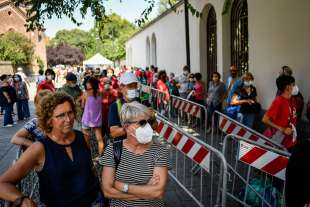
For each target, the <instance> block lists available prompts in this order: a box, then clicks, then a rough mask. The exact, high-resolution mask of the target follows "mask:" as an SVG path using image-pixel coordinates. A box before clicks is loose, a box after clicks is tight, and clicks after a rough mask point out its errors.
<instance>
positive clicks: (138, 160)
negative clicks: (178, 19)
mask: <svg viewBox="0 0 310 207" xmlns="http://www.w3.org/2000/svg"><path fill="white" fill-rule="evenodd" d="M18 73H20V74H18ZM18 73H16V74H14V75H2V76H1V78H0V80H1V82H0V104H1V105H0V106H1V112H2V111H3V112H4V123H3V127H12V126H13V124H14V120H13V115H14V110H13V108H14V107H13V106H14V104H15V103H16V108H17V117H18V120H27V119H29V118H30V112H29V104H28V101H29V93H28V89H27V88H28V87H27V85H29V82H27V77H26V76H25V75H24V74H23V72H22V69H18ZM21 73H22V75H21ZM238 73H239V70H238V69H237V68H236V67H235V66H232V67H231V68H230V77H229V78H228V80H227V82H226V83H225V82H224V81H223V80H222V79H221V74H220V73H218V72H214V73H213V74H212V76H211V77H212V79H211V81H210V82H209V83H208V85H206V83H204V81H203V76H202V74H201V73H191V70H190V68H189V67H188V66H184V67H183V72H182V74H180V75H178V76H176V75H175V74H174V73H170V74H169V75H167V72H166V71H165V70H159V69H158V68H157V67H154V66H150V67H146V68H145V70H143V69H141V68H132V69H127V68H126V67H122V68H121V69H120V70H118V71H117V72H116V71H115V70H114V69H113V68H107V69H104V70H102V69H100V68H96V69H91V68H86V69H85V71H83V69H80V68H79V69H77V70H58V71H55V70H53V69H47V70H45V71H39V76H38V77H37V79H36V85H37V93H36V97H35V101H34V102H35V109H36V114H35V118H33V119H31V120H28V122H27V123H26V124H25V125H24V127H23V128H22V129H20V130H18V131H17V133H16V134H15V135H14V136H13V137H12V140H11V142H12V143H13V144H16V145H21V146H24V147H25V148H27V150H26V151H25V152H24V153H23V154H22V156H21V157H20V159H19V160H18V161H17V162H16V164H15V165H13V166H12V167H11V168H10V169H8V170H7V171H6V172H5V173H4V174H3V175H1V176H0V198H1V199H5V200H9V201H12V202H13V203H14V205H16V206H35V204H34V203H33V201H32V200H31V199H30V198H29V197H27V196H26V195H22V193H21V192H20V191H19V190H18V189H17V188H16V186H15V184H16V183H17V182H19V181H20V180H21V179H22V178H23V177H25V176H26V175H27V174H28V173H29V172H30V171H31V170H35V171H36V172H37V174H38V176H39V184H40V198H41V201H42V202H43V203H44V204H45V205H46V206H60V207H61V206H81V207H82V206H83V207H85V206H91V205H92V204H94V203H96V202H102V199H103V198H105V199H104V200H105V202H108V204H107V205H109V206H163V195H164V190H165V186H166V183H167V177H168V165H169V160H168V151H167V149H166V148H165V147H163V146H161V145H160V144H157V143H156V142H153V140H152V137H153V130H154V129H156V127H157V122H156V118H155V111H154V109H153V108H152V107H151V103H150V102H155V103H156V105H163V106H164V107H165V106H168V105H169V104H170V100H171V97H173V96H177V97H181V98H183V99H187V100H189V101H192V102H195V103H197V104H199V105H202V106H206V107H207V114H206V116H208V123H207V127H208V129H206V130H207V131H210V130H211V128H212V122H211V120H212V117H213V115H214V112H215V111H220V112H222V113H225V114H226V115H228V116H229V117H231V118H232V119H236V120H237V121H238V122H240V123H242V124H243V125H245V126H247V127H250V128H253V125H254V120H255V117H257V115H258V114H260V113H261V110H262V109H261V105H260V103H259V100H258V98H257V96H258V92H257V90H256V87H255V83H254V76H253V74H252V73H250V72H245V73H244V74H242V76H241V77H240V78H239V76H238V75H239V74H238ZM57 77H58V78H62V79H63V80H62V81H61V83H62V84H59V83H58V82H57V84H55V81H56V79H57ZM141 85H148V86H151V87H153V88H155V89H157V90H159V91H161V93H162V94H164V96H162V97H160V98H157V99H156V100H151V99H150V98H152V97H150V94H148V93H145V92H140V90H139V88H140V86H141ZM207 86H208V87H207ZM276 86H277V89H278V92H277V94H275V98H274V100H273V102H272V103H271V105H270V107H269V108H268V109H267V111H266V113H265V114H264V116H263V118H262V122H263V123H264V124H265V125H266V126H267V127H266V130H265V131H264V135H266V136H267V137H269V138H271V139H273V140H274V141H276V142H278V143H279V144H281V145H283V146H284V147H285V148H286V149H288V150H289V151H292V148H293V147H294V146H295V145H296V143H297V135H296V126H297V123H298V121H299V120H300V118H301V116H302V114H303V113H302V111H303V106H304V99H303V96H302V95H301V93H300V92H299V90H298V87H297V84H296V83H295V79H294V77H293V74H292V70H291V69H290V68H289V67H288V66H284V67H283V68H282V70H281V73H280V75H279V77H278V78H277V80H276ZM206 88H207V90H206ZM306 115H307V117H308V118H309V119H310V105H309V104H308V105H307V112H306ZM92 133H93V134H94V135H95V137H96V141H97V146H98V149H97V151H98V156H97V157H95V159H92V156H91V151H90V145H91V144H90V139H91V135H92ZM302 149H303V148H302ZM294 157H295V156H294ZM94 162H95V163H99V164H100V165H102V166H103V170H102V173H101V175H99V176H97V175H96V172H94V170H93V167H94V166H93V165H94ZM292 165H293V164H292ZM288 169H291V171H290V172H291V174H294V172H293V173H292V171H294V169H292V168H288ZM100 176H101V181H102V182H100V181H99V179H98V177H100ZM291 185H293V184H291ZM59 186H62V187H61V188H59ZM289 188H290V187H289ZM290 189H291V188H290ZM150 192H151V193H150ZM305 196H309V195H308V194H305ZM308 198H309V197H308ZM289 200H290V199H289ZM308 201H309V200H308ZM291 202H292V203H294V202H295V201H291ZM291 206H293V205H291Z"/></svg>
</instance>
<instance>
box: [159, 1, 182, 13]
mask: <svg viewBox="0 0 310 207" xmlns="http://www.w3.org/2000/svg"><path fill="white" fill-rule="evenodd" d="M179 1H180V0H159V2H158V13H159V14H162V13H163V12H165V11H166V10H168V9H170V8H171V7H173V5H175V4H176V3H178V2H179Z"/></svg>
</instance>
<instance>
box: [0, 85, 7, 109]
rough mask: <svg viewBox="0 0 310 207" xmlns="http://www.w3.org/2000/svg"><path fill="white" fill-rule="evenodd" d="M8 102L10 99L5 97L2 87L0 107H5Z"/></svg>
mask: <svg viewBox="0 0 310 207" xmlns="http://www.w3.org/2000/svg"><path fill="white" fill-rule="evenodd" d="M7 104H8V100H7V99H6V98H5V96H4V94H3V91H2V90H1V89H0V107H5V106H6V105H7Z"/></svg>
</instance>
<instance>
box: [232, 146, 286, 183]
mask: <svg viewBox="0 0 310 207" xmlns="http://www.w3.org/2000/svg"><path fill="white" fill-rule="evenodd" d="M238 158H239V160H240V161H242V162H245V163H246V164H248V165H250V166H252V167H255V168H257V169H259V170H261V171H263V172H265V173H268V174H270V175H272V176H275V177H277V178H280V179H282V180H285V170H286V166H287V163H288V160H289V158H288V157H285V156H282V155H279V154H277V153H274V152H271V151H267V150H265V149H262V148H260V147H257V146H254V145H252V144H248V143H246V142H244V141H240V148H239V157H238Z"/></svg>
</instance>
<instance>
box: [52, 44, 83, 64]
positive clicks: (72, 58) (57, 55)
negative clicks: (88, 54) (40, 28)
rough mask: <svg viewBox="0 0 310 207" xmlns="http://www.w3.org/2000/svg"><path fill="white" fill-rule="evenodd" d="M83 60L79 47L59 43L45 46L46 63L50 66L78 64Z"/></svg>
mask: <svg viewBox="0 0 310 207" xmlns="http://www.w3.org/2000/svg"><path fill="white" fill-rule="evenodd" d="M83 60H84V54H83V52H82V50H81V49H79V48H74V47H71V46H68V45H66V44H64V43H60V44H59V45H57V46H56V47H54V48H53V47H49V48H47V64H48V65H50V66H54V65H58V64H63V65H80V64H82V62H83Z"/></svg>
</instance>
